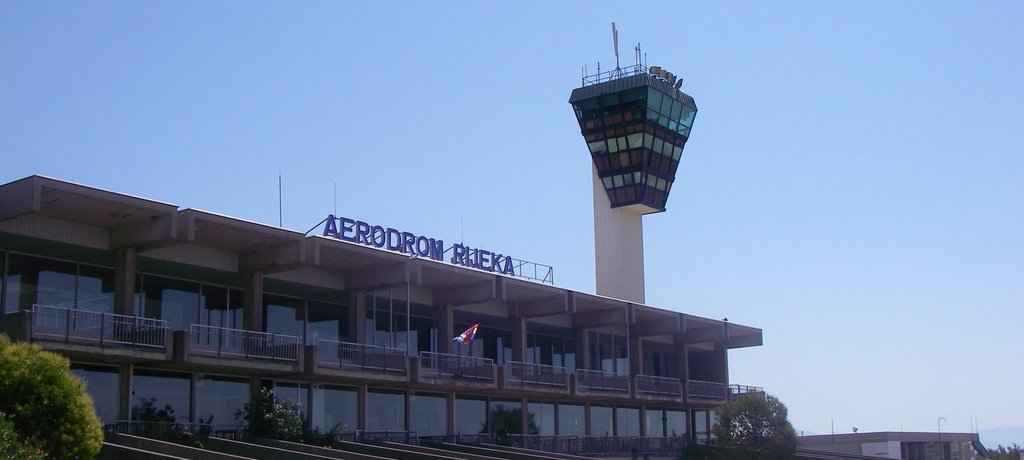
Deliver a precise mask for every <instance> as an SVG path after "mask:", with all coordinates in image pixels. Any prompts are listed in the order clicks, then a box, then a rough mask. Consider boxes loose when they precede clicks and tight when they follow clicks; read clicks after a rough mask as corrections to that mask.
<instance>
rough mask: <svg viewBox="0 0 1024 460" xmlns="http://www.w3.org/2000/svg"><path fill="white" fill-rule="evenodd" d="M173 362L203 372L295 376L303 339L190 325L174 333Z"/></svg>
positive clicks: (300, 366)
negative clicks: (200, 369)
mask: <svg viewBox="0 0 1024 460" xmlns="http://www.w3.org/2000/svg"><path fill="white" fill-rule="evenodd" d="M175 336H180V337H181V340H176V341H175V345H176V347H175V360H176V361H179V362H183V363H188V364H192V365H197V366H201V367H205V368H233V369H240V370H249V371H253V372H259V373H263V372H270V373H294V372H301V370H302V339H300V338H299V337H296V336H293V335H284V334H274V333H267V332H257V331H246V330H242V329H230V328H226V327H213V326H204V325H201V324H193V325H190V326H189V328H188V330H187V331H178V332H175Z"/></svg>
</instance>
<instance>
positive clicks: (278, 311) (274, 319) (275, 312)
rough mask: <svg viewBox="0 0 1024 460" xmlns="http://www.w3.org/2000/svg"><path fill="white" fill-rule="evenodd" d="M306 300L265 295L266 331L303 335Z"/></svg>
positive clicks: (296, 335)
mask: <svg viewBox="0 0 1024 460" xmlns="http://www.w3.org/2000/svg"><path fill="white" fill-rule="evenodd" d="M305 310H306V308H305V302H304V301H303V300H302V299H297V298H294V297H284V296H279V295H271V294H265V295H264V296H263V312H264V315H263V317H264V328H263V331H264V332H270V333H275V334H285V335H292V336H295V337H303V336H304V335H305V334H304V333H303V329H304V326H305V325H304V322H305V321H304V320H305V317H306V315H305Z"/></svg>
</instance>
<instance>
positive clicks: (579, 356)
mask: <svg viewBox="0 0 1024 460" xmlns="http://www.w3.org/2000/svg"><path fill="white" fill-rule="evenodd" d="M573 342H575V343H576V368H577V369H590V334H589V333H588V332H587V330H586V329H580V328H573Z"/></svg>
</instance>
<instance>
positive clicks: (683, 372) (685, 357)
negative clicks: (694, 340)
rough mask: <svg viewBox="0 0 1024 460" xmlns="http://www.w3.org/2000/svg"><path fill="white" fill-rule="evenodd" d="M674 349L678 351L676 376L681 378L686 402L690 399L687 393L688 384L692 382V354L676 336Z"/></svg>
mask: <svg viewBox="0 0 1024 460" xmlns="http://www.w3.org/2000/svg"><path fill="white" fill-rule="evenodd" d="M673 348H674V349H675V351H676V356H675V358H676V375H678V376H679V381H680V382H681V383H682V385H683V401H686V400H687V398H688V397H689V395H688V392H687V391H686V382H687V381H688V380H690V352H689V350H688V346H687V345H686V344H685V343H683V342H682V340H681V339H680V337H679V336H676V338H675V346H674V347H673Z"/></svg>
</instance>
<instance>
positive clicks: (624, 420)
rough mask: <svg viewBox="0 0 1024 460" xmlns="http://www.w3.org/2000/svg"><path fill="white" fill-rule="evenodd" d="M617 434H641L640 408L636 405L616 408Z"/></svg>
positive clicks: (630, 435)
mask: <svg viewBox="0 0 1024 460" xmlns="http://www.w3.org/2000/svg"><path fill="white" fill-rule="evenodd" d="M615 435H616V436H629V437H635V436H640V409H638V408H635V407H616V408H615Z"/></svg>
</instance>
